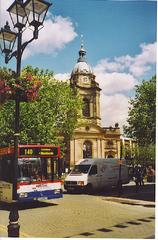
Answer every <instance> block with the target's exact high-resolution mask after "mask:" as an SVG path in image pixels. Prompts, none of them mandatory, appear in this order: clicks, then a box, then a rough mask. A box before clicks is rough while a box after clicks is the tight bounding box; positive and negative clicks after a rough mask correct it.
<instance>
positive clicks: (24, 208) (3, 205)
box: [0, 201, 58, 211]
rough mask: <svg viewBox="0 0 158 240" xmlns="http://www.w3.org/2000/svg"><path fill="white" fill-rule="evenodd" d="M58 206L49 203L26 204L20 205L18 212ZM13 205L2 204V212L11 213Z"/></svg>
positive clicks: (0, 204)
mask: <svg viewBox="0 0 158 240" xmlns="http://www.w3.org/2000/svg"><path fill="white" fill-rule="evenodd" d="M57 205H58V204H55V203H48V202H39V201H35V202H26V203H18V210H19V211H20V210H27V209H33V208H42V207H50V206H57ZM10 208H11V204H9V203H4V202H3V203H2V202H1V203H0V210H6V211H10Z"/></svg>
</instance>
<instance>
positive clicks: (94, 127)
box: [74, 124, 103, 133]
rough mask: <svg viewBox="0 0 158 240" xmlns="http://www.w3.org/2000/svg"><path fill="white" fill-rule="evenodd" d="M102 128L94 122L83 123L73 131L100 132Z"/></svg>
mask: <svg viewBox="0 0 158 240" xmlns="http://www.w3.org/2000/svg"><path fill="white" fill-rule="evenodd" d="M102 132H103V129H102V128H101V127H100V126H98V125H96V124H83V125H81V126H79V127H78V128H76V129H75V131H74V133H102Z"/></svg>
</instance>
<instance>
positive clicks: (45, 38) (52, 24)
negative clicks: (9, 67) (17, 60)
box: [24, 16, 77, 58]
mask: <svg viewBox="0 0 158 240" xmlns="http://www.w3.org/2000/svg"><path fill="white" fill-rule="evenodd" d="M28 34H29V35H30V32H27V33H25V36H24V37H25V39H26V38H28ZM76 36H77V33H76V32H75V30H74V26H73V23H72V22H71V20H70V19H69V18H63V17H62V16H56V17H55V18H54V21H53V20H52V19H47V20H46V21H45V23H44V28H42V29H41V30H40V32H39V38H38V39H37V40H36V41H33V42H32V43H31V44H29V45H28V47H27V49H26V50H25V53H24V58H26V57H29V56H32V55H34V54H39V53H42V54H54V53H56V51H58V50H61V49H62V48H64V47H65V45H66V44H68V43H69V42H71V41H72V40H74V38H75V37H76Z"/></svg>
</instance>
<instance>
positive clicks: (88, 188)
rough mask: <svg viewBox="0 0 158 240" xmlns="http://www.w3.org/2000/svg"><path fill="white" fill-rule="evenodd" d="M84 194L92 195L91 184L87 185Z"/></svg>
mask: <svg viewBox="0 0 158 240" xmlns="http://www.w3.org/2000/svg"><path fill="white" fill-rule="evenodd" d="M86 192H87V193H88V194H89V195H91V194H92V193H93V186H92V184H90V183H89V184H88V185H87V186H86Z"/></svg>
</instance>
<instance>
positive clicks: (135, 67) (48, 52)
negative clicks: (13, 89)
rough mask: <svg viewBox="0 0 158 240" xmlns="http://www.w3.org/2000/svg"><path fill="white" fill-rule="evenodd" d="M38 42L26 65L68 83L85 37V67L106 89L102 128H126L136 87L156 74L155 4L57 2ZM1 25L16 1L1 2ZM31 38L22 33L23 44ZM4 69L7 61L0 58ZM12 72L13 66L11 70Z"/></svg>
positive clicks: (89, 0)
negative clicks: (110, 126) (65, 80)
mask: <svg viewBox="0 0 158 240" xmlns="http://www.w3.org/2000/svg"><path fill="white" fill-rule="evenodd" d="M51 2H52V3H53V5H52V7H51V8H50V10H49V14H48V16H47V20H46V21H45V27H44V28H43V29H42V30H41V32H40V34H39V39H38V40H37V41H35V42H33V44H32V45H30V46H29V47H28V48H27V49H26V51H25V53H24V57H23V61H22V65H23V66H25V65H26V64H31V65H33V66H34V67H36V66H37V67H40V68H48V69H50V70H53V71H54V72H55V74H57V75H56V77H57V78H68V76H69V74H70V73H71V71H72V69H73V67H74V65H75V63H76V60H77V58H78V50H79V48H80V43H81V37H80V36H81V34H83V36H84V46H85V49H86V50H87V61H88V63H89V64H90V65H91V66H92V67H93V69H94V73H95V75H96V80H97V81H98V82H99V84H100V87H101V88H102V93H101V112H102V125H103V126H109V125H113V124H114V123H115V122H119V123H120V126H122V124H125V123H126V118H127V112H128V106H129V104H128V100H129V97H131V96H133V94H134V85H135V84H138V83H139V82H140V81H141V80H142V79H148V78H150V77H151V76H152V75H153V74H154V73H155V62H156V1H105V0H53V1H51ZM0 3H1V7H2V11H1V18H0V20H1V24H4V20H6V19H7V18H9V17H8V13H6V11H5V9H6V8H7V7H8V6H9V5H10V4H11V3H12V0H0ZM30 36H31V32H28V31H26V32H25V33H24V40H25V39H28V38H29V37H30ZM0 60H1V63H2V65H3V64H4V61H3V58H2V57H1V58H0ZM9 67H12V68H14V61H12V62H11V63H10V64H9Z"/></svg>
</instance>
